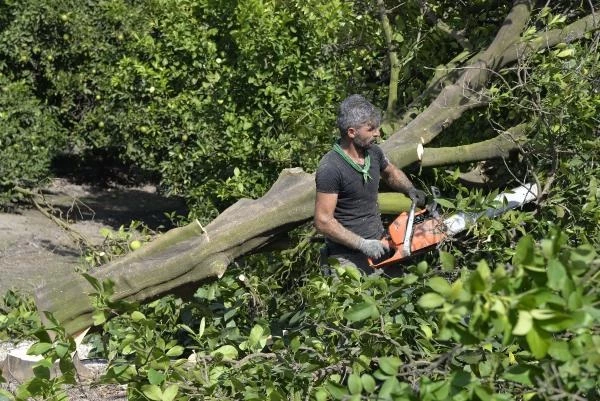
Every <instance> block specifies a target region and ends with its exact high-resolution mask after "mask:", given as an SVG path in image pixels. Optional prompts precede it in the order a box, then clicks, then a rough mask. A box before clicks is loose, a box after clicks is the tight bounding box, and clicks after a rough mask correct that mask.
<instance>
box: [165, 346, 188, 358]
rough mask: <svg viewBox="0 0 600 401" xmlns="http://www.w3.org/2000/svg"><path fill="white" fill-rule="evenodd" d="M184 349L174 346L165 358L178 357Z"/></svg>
mask: <svg viewBox="0 0 600 401" xmlns="http://www.w3.org/2000/svg"><path fill="white" fill-rule="evenodd" d="M184 350H185V349H184V348H183V347H182V346H181V345H176V346H174V347H172V348H171V349H169V350H168V351H167V356H171V357H174V356H180V355H181V354H183V351H184Z"/></svg>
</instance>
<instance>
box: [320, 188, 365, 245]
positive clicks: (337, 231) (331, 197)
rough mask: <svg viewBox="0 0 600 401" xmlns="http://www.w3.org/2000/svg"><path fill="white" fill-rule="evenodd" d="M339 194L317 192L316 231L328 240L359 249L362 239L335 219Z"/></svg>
mask: <svg viewBox="0 0 600 401" xmlns="http://www.w3.org/2000/svg"><path fill="white" fill-rule="evenodd" d="M337 198H338V194H336V193H324V192H317V198H316V201H315V217H314V226H315V229H316V230H317V231H318V232H319V233H321V234H323V235H324V236H326V237H327V238H329V239H331V240H332V241H335V242H337V243H339V244H342V245H345V246H347V247H348V248H351V249H357V248H358V243H359V241H360V237H359V236H358V235H356V234H354V233H353V232H352V231H350V230H348V229H347V228H345V227H344V226H342V225H341V224H340V222H339V221H337V220H336V218H335V217H333V212H334V211H335V205H336V204H337Z"/></svg>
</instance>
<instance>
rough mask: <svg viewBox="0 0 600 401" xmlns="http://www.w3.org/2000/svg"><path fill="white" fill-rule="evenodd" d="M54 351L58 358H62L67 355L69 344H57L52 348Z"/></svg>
mask: <svg viewBox="0 0 600 401" xmlns="http://www.w3.org/2000/svg"><path fill="white" fill-rule="evenodd" d="M54 350H55V351H56V355H58V357H59V358H64V357H65V356H66V355H67V354H68V353H69V344H65V343H57V344H56V345H55V346H54Z"/></svg>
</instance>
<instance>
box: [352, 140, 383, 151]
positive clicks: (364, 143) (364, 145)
mask: <svg viewBox="0 0 600 401" xmlns="http://www.w3.org/2000/svg"><path fill="white" fill-rule="evenodd" d="M352 142H353V143H354V146H356V147H358V148H360V149H363V150H366V149H369V148H370V147H371V145H373V144H374V143H376V142H377V140H376V139H370V140H369V141H364V140H360V139H359V138H357V137H354V138H352Z"/></svg>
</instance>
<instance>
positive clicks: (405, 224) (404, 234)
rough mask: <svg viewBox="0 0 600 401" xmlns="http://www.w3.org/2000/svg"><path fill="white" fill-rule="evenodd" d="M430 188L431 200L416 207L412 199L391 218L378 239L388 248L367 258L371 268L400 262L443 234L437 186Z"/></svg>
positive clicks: (445, 234)
mask: <svg viewBox="0 0 600 401" xmlns="http://www.w3.org/2000/svg"><path fill="white" fill-rule="evenodd" d="M431 192H432V194H433V202H432V203H431V204H429V205H427V206H426V207H425V208H424V209H422V210H419V211H417V210H416V209H417V205H416V203H415V202H414V201H413V202H412V203H411V205H410V209H409V211H408V212H402V213H401V214H400V215H399V216H398V217H396V218H395V219H394V221H392V223H391V224H390V225H389V227H388V229H387V231H386V233H385V235H384V237H383V238H382V239H381V242H383V244H384V246H385V247H386V248H388V249H389V251H388V252H386V253H385V254H384V255H383V256H382V257H381V258H379V259H376V260H372V259H369V265H370V266H371V267H372V268H375V269H379V268H382V267H386V266H389V265H392V264H395V263H399V262H403V261H405V260H407V259H409V258H411V257H412V256H414V255H416V254H420V253H423V252H426V251H428V250H430V249H431V248H433V247H435V246H436V245H438V244H439V243H440V242H442V241H443V240H444V239H446V238H447V233H446V229H445V227H444V221H443V220H442V218H441V216H440V214H439V212H438V210H437V202H436V198H439V196H440V193H439V190H438V189H437V188H436V187H432V188H431Z"/></svg>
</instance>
